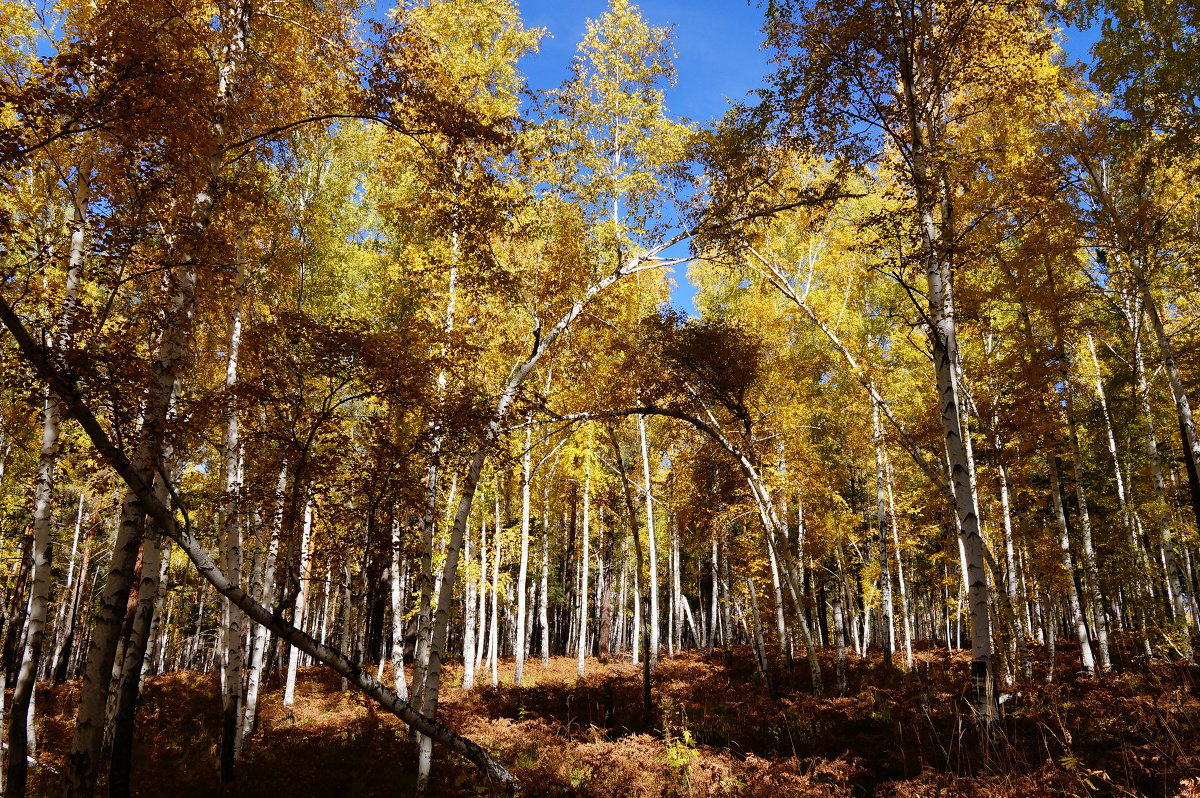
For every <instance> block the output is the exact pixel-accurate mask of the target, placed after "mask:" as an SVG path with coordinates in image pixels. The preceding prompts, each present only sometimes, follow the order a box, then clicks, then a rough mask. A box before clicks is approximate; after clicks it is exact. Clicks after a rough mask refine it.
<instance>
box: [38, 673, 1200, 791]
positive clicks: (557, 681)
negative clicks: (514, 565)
mask: <svg viewBox="0 0 1200 798" xmlns="http://www.w3.org/2000/svg"><path fill="white" fill-rule="evenodd" d="M1060 655H1061V651H1060ZM750 662H752V657H751V655H750V652H749V651H739V652H737V653H736V655H735V656H733V657H726V656H723V655H716V656H714V657H712V658H707V659H706V658H705V657H703V656H701V655H697V654H688V655H685V656H680V657H676V658H674V659H671V658H667V657H663V659H662V660H661V661H660V665H659V668H658V671H657V673H656V674H655V676H654V709H653V711H652V712H651V713H648V714H647V713H645V712H644V711H643V709H642V705H641V687H640V682H639V679H640V673H641V672H640V670H638V669H636V668H635V667H633V666H632V665H631V664H630V663H628V662H622V663H614V664H610V665H608V666H606V667H604V666H600V665H598V664H597V663H595V662H593V661H589V663H588V676H587V678H585V679H583V680H576V678H575V660H574V659H569V658H554V659H552V660H551V662H550V664H549V665H548V666H546V667H542V666H541V665H539V664H537V662H536V660H535V662H534V663H533V665H532V667H527V671H526V673H527V674H528V675H529V676H530V677H531V678H529V682H530V684H528V685H527V686H525V687H523V688H516V687H512V686H511V685H509V684H507V683H508V682H511V676H512V665H511V663H508V664H507V667H502V668H501V686H500V687H499V688H492V687H491V686H490V679H489V678H488V675H487V674H486V673H485V674H483V676H484V678H483V680H482V682H483V683H484V684H485V686H482V687H477V688H476V689H475V690H473V691H472V692H470V693H464V692H463V691H462V690H461V689H458V687H457V685H458V684H459V683H460V682H461V672H460V671H458V670H457V669H451V672H450V673H449V674H448V679H447V682H448V687H447V689H446V690H445V691H444V696H445V701H444V704H443V707H444V709H443V714H442V719H443V720H445V721H446V722H447V723H449V724H450V725H451V726H453V727H454V728H456V729H458V730H459V731H461V732H462V733H463V734H466V735H467V736H470V737H472V738H474V739H475V740H476V741H478V742H479V743H481V744H482V745H484V746H485V747H487V748H488V749H489V750H491V751H492V752H493V753H494V754H495V755H496V756H498V757H499V758H500V760H501V761H502V762H504V763H505V764H506V765H507V766H508V767H509V768H510V769H511V770H512V771H513V773H514V774H515V775H516V776H517V777H518V779H520V781H521V783H522V785H523V786H524V788H525V791H526V794H527V795H529V796H569V795H581V796H596V797H597V798H601V797H604V798H619V797H621V796H718V795H731V796H762V797H763V798H767V796H866V795H879V796H897V797H902V796H976V795H977V796H996V797H999V796H1013V798H1018V797H1024V796H1049V795H1064V796H1066V795H1078V796H1084V795H1118V796H1133V795H1150V796H1157V795H1163V796H1186V797H1187V798H1200V688H1198V684H1200V673H1198V671H1197V669H1195V668H1193V667H1189V666H1182V665H1170V664H1163V663H1158V664H1146V665H1144V666H1141V667H1138V668H1136V669H1129V670H1127V671H1125V672H1123V673H1121V674H1118V675H1113V676H1106V677H1104V678H1101V679H1083V678H1080V677H1078V676H1075V675H1073V674H1070V673H1065V672H1060V673H1058V674H1057V675H1056V680H1055V682H1054V683H1052V684H1046V683H1045V682H1044V681H1039V682H1037V683H1036V684H1033V685H1031V686H1027V687H1021V688H1019V689H1018V690H1016V691H1013V693H1012V695H1010V697H1009V698H1008V699H1007V700H1005V702H1004V704H1003V707H1004V719H1003V722H1002V724H1001V728H1000V729H999V732H998V734H997V736H996V737H995V739H993V740H990V741H981V740H980V739H979V736H978V733H977V732H976V731H975V730H974V727H973V724H972V723H971V721H970V716H969V711H970V710H969V706H968V702H967V700H966V698H967V697H966V695H965V692H964V690H965V685H966V683H967V679H966V672H967V665H968V662H967V659H966V656H965V655H964V654H963V653H962V652H953V653H951V652H947V651H938V650H934V651H924V652H920V655H919V662H918V664H917V667H916V668H914V669H913V670H912V671H907V672H906V671H903V670H899V669H896V670H890V671H889V670H887V669H884V668H883V667H882V664H881V663H880V662H879V660H878V658H875V659H869V660H866V661H852V662H851V665H850V674H849V685H850V689H849V690H848V691H847V694H846V695H845V696H842V697H830V696H826V697H820V698H818V697H815V696H813V695H811V693H810V692H809V690H810V687H811V685H810V684H809V682H808V677H807V673H808V666H807V664H806V663H805V662H803V661H799V662H797V663H794V664H793V665H791V666H787V665H784V664H780V665H779V669H778V672H777V673H775V674H773V684H772V685H770V686H768V685H767V684H765V682H764V681H763V680H762V678H761V677H759V676H758V675H757V674H755V673H754V672H753V670H752V669H751V668H750V664H749V663H750ZM822 664H823V666H824V667H825V670H826V673H827V680H828V681H829V682H833V681H834V679H833V678H832V677H833V662H832V660H831V659H830V660H827V661H823V663H822ZM77 690H78V687H77V686H76V685H64V686H62V687H57V688H49V687H44V688H43V689H41V690H40V691H39V694H38V704H39V710H40V712H41V713H42V716H43V720H42V725H41V730H40V734H39V738H40V746H39V750H38V758H39V760H40V762H41V763H42V766H40V767H38V768H36V769H35V773H34V785H33V786H34V794H38V795H58V794H60V793H61V786H60V779H59V775H58V773H59V772H61V765H62V761H63V758H64V755H65V748H66V745H67V743H68V741H69V736H70V731H71V729H70V724H71V721H72V717H71V710H72V707H73V704H74V700H75V698H76V691H77ZM772 693H773V694H774V695H772ZM297 696H298V697H297V702H296V707H295V710H294V713H293V715H292V716H291V717H289V716H288V715H287V714H285V712H284V711H283V709H282V707H281V705H280V704H281V689H280V686H279V685H270V689H268V691H267V692H266V693H265V695H264V696H263V699H262V705H261V706H262V714H261V721H260V725H259V729H258V730H257V731H256V733H255V735H254V737H253V739H252V742H251V750H250V751H249V753H248V754H247V755H246V757H245V759H244V760H243V761H242V763H241V766H240V770H239V778H238V782H237V785H236V789H235V790H233V791H232V792H231V793H229V794H231V795H238V796H245V797H246V798H257V797H258V796H264V797H265V796H272V797H273V798H274V796H283V797H284V798H307V797H308V796H313V797H314V798H315V797H316V796H347V797H348V798H353V797H354V796H363V797H364V798H365V797H366V796H396V795H406V794H411V793H412V791H413V782H414V768H415V758H416V748H415V746H414V745H413V744H412V743H411V742H410V741H409V739H408V736H407V732H406V731H405V729H404V728H403V727H402V725H401V724H400V723H399V722H398V721H397V720H396V719H395V718H392V717H391V716H390V715H385V714H382V713H380V712H379V711H378V710H377V709H376V708H375V707H374V706H373V704H372V703H371V702H369V701H367V700H365V699H364V698H363V697H361V696H360V695H359V694H358V693H357V692H353V691H343V690H342V685H341V683H340V680H339V679H338V678H337V677H336V676H332V675H330V674H327V673H326V672H325V671H323V670H321V669H310V670H307V671H304V672H302V678H301V683H300V686H299V689H298V691H297ZM219 709H220V703H219V698H218V695H217V681H216V677H215V676H203V675H200V674H195V673H174V674H169V675H166V676H160V677H153V678H151V679H150V680H149V683H148V684H147V686H146V691H145V697H144V699H143V703H142V706H141V709H140V713H139V722H138V731H137V742H136V746H137V747H136V750H135V757H136V761H135V766H134V767H135V770H134V785H135V791H136V794H138V795H141V796H179V798H189V797H190V796H209V795H219V794H221V791H220V788H219V785H218V782H217V766H216V750H217V741H218V713H219ZM430 792H431V794H432V795H480V794H488V793H489V792H490V789H489V787H488V785H486V784H484V783H483V782H481V780H480V777H479V776H478V774H477V773H476V772H475V770H474V769H473V768H472V767H471V766H470V765H469V763H467V762H465V761H464V760H462V759H459V758H457V757H453V756H450V755H449V754H448V753H447V752H445V751H443V750H441V749H439V750H438V751H437V753H436V760H435V765H434V784H433V786H432V788H431V791H430Z"/></svg>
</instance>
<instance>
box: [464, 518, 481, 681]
mask: <svg viewBox="0 0 1200 798" xmlns="http://www.w3.org/2000/svg"><path fill="white" fill-rule="evenodd" d="M481 545H482V543H481ZM470 565H471V526H470V524H468V525H467V536H466V540H465V541H464V543H463V571H464V573H463V586H464V590H463V638H462V644H463V682H462V686H463V689H464V690H470V689H471V688H472V687H474V686H475V586H476V582H475V580H474V579H472V578H471V575H470Z"/></svg>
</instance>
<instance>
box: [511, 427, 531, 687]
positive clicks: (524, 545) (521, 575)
mask: <svg viewBox="0 0 1200 798" xmlns="http://www.w3.org/2000/svg"><path fill="white" fill-rule="evenodd" d="M532 429H533V427H532V425H528V426H526V427H525V451H524V453H523V454H522V455H521V559H520V564H519V565H518V570H517V587H516V592H517V637H516V645H515V647H514V651H513V654H514V656H515V657H516V661H515V664H514V671H513V683H514V684H516V685H521V684H523V683H524V677H525V610H526V607H525V593H526V591H525V587H526V584H527V580H528V578H529V491H530V482H532V480H533V473H532V466H531V462H530V461H531V459H532V452H531V450H532V449H533V436H532V432H531V430H532Z"/></svg>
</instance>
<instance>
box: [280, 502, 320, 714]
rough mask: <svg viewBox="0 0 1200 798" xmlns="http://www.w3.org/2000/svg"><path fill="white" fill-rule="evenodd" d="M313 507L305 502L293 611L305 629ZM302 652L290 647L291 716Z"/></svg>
mask: <svg viewBox="0 0 1200 798" xmlns="http://www.w3.org/2000/svg"><path fill="white" fill-rule="evenodd" d="M312 522H313V507H312V499H308V500H306V501H305V502H304V527H303V529H302V530H301V532H300V569H299V573H298V575H297V577H298V578H299V580H300V584H299V587H298V593H297V595H296V607H295V609H294V610H293V611H292V617H293V618H294V620H293V622H292V623H293V625H294V626H295V627H296V628H297V629H303V628H304V625H305V616H306V615H307V612H308V591H309V586H310V585H311V583H312V578H311V577H312V574H311V570H312V566H311V565H310V563H309V557H310V555H309V548H310V545H311V541H312ZM299 659H300V652H299V651H297V650H296V649H295V648H294V647H293V648H289V649H288V661H287V678H286V679H285V681H284V687H283V706H284V709H286V710H287V714H288V716H289V717H291V716H292V715H293V712H292V706H293V705H294V704H295V703H296V670H297V668H299V666H300V662H299Z"/></svg>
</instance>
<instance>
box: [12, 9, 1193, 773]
mask: <svg viewBox="0 0 1200 798" xmlns="http://www.w3.org/2000/svg"><path fill="white" fill-rule="evenodd" d="M1151 5H1152V4H1145V3H1130V2H1126V0H1111V2H1110V3H1109V4H1108V6H1107V7H1105V8H1101V9H1099V10H1096V9H1088V10H1087V11H1086V12H1085V11H1084V10H1082V9H1073V10H1064V9H1063V8H1060V7H1055V6H1053V5H1047V4H1041V3H1036V2H1029V1H1027V0H1016V1H1015V2H1009V3H1002V4H997V3H990V2H982V0H886V1H884V0H853V1H852V2H847V0H781V1H780V2H773V3H769V4H766V7H765V8H764V9H763V14H764V28H763V30H764V34H765V37H766V41H767V46H768V47H769V48H770V50H771V52H772V54H773V63H774V69H775V71H774V72H773V74H771V75H770V76H767V77H766V84H765V85H766V88H765V89H764V90H762V91H761V92H759V94H758V95H757V96H756V98H755V99H754V101H753V102H750V101H747V102H745V103H743V104H740V105H735V106H733V107H732V108H731V110H730V111H729V113H728V114H727V115H726V116H725V118H724V119H722V120H720V121H718V122H714V123H712V124H710V125H702V124H698V123H694V122H690V121H685V120H680V119H676V118H674V117H673V116H672V115H671V113H670V111H669V110H668V108H667V105H666V102H665V99H664V98H665V96H666V92H667V90H668V89H669V88H670V87H671V86H672V85H673V83H674V81H675V80H676V74H675V67H674V60H673V59H674V50H673V45H672V39H671V32H670V30H669V28H666V27H658V26H656V25H654V24H651V23H650V22H647V21H646V20H644V19H643V17H642V15H641V13H640V12H639V10H638V9H637V8H636V7H635V6H632V5H630V4H629V3H628V2H626V0H612V2H611V3H610V5H609V7H608V10H607V12H606V13H604V14H603V15H602V16H601V17H600V18H599V19H597V20H594V21H592V22H589V24H588V27H587V33H586V35H585V37H584V38H583V40H582V41H581V42H580V43H579V46H578V50H577V56H576V58H575V60H574V62H573V63H572V65H571V68H570V71H569V73H568V74H566V75H565V76H564V78H563V80H562V82H561V84H560V85H559V86H558V87H557V88H555V89H553V90H549V91H544V92H533V91H529V90H528V89H527V88H526V86H525V83H524V79H523V77H522V74H521V71H520V65H521V59H522V58H523V57H525V56H527V55H529V54H530V53H532V52H534V51H535V50H536V49H537V48H538V46H539V41H540V40H541V37H542V36H543V35H544V31H541V30H538V29H529V28H526V27H525V26H524V25H523V23H522V20H521V17H520V15H519V13H518V10H517V7H516V4H515V3H514V2H511V0H470V1H469V2H467V1H466V0H458V1H456V0H421V1H420V2H412V3H403V4H400V6H399V7H398V8H396V9H394V10H392V11H389V12H388V13H387V14H386V15H383V16H378V17H375V16H374V12H372V13H370V14H368V13H367V11H366V9H365V7H363V6H360V5H359V4H358V3H355V2H350V0H345V1H339V2H327V3H312V2H309V0H278V1H277V2H272V3H262V2H259V0H217V2H195V0H183V2H163V1H162V0H136V2H117V1H116V0H88V2H83V3H74V2H64V3H58V4H56V5H55V6H53V7H52V8H43V7H41V6H40V5H37V4H30V3H26V2H24V0H0V27H2V28H3V34H4V38H3V43H2V45H0V278H2V280H3V282H2V289H0V322H2V323H3V326H4V328H5V332H4V333H3V335H2V336H0V358H2V359H3V369H2V371H0V373H2V375H3V376H2V378H0V530H2V533H3V538H2V539H0V556H2V557H3V563H4V565H3V570H2V572H0V601H2V605H0V610H2V612H3V617H2V626H0V645H2V652H3V658H2V667H0V680H3V684H5V685H6V686H7V688H8V689H9V690H10V691H11V694H10V697H9V698H8V699H7V701H6V704H5V706H4V710H5V711H4V713H3V718H4V729H5V732H4V734H5V739H6V741H7V744H6V745H7V747H6V751H5V760H4V791H5V792H4V794H5V795H10V796H21V795H24V794H26V788H27V781H28V763H29V762H30V761H35V760H33V759H31V752H32V751H33V750H34V746H35V743H36V740H35V739H34V738H31V736H30V734H31V732H32V731H33V730H34V729H35V728H36V726H35V724H34V723H32V722H31V720H30V719H31V718H36V716H37V707H36V706H35V703H36V702H35V701H34V695H35V691H34V685H35V682H37V681H38V680H52V681H53V682H55V683H62V682H64V681H67V680H75V679H79V680H80V682H79V690H78V710H77V719H76V724H75V727H74V730H73V735H74V736H73V740H72V743H71V750H70V755H69V758H68V760H67V769H66V772H65V773H64V774H63V779H64V781H65V783H66V784H67V791H68V794H69V795H71V796H90V795H93V794H94V793H95V792H96V790H97V780H98V778H99V777H100V776H101V774H102V773H107V782H106V783H107V785H108V787H107V788H108V790H109V791H110V793H111V794H120V795H128V794H130V791H131V789H133V787H134V786H135V785H131V766H130V757H131V748H132V741H133V735H134V725H135V721H136V718H137V708H138V704H139V691H140V690H141V688H142V685H143V683H144V679H145V678H146V677H148V676H152V675H154V674H159V673H164V672H169V671H174V670H180V669H194V670H204V671H209V672H219V674H220V684H221V692H222V697H223V705H222V707H223V708H222V718H223V728H222V731H221V744H220V750H219V757H218V758H219V767H220V772H221V778H222V781H223V782H226V783H231V782H234V780H235V779H236V778H237V775H238V767H239V765H238V763H239V761H240V760H241V758H242V757H243V755H244V754H245V753H246V752H247V751H248V750H250V749H252V748H253V746H254V745H255V735H254V731H255V724H256V716H257V709H258V698H259V693H260V691H261V690H262V688H263V685H264V682H265V680H266V679H267V677H268V674H271V673H278V674H281V677H280V678H282V679H284V680H285V682H286V685H287V689H286V692H285V697H284V703H285V705H286V706H288V707H290V706H291V702H292V701H293V700H294V696H295V692H296V690H297V689H298V688H297V686H296V685H297V683H296V673H297V669H298V668H299V667H301V666H304V665H308V664H324V665H326V666H328V667H330V668H332V669H333V670H334V671H336V672H337V673H338V674H340V675H341V677H342V679H343V680H344V681H343V684H346V685H351V684H352V685H354V686H356V687H357V688H358V689H360V690H362V691H364V692H366V693H367V694H368V695H370V696H371V697H372V698H373V699H374V700H375V701H377V702H378V703H379V704H380V705H381V707H382V708H383V709H385V710H386V711H389V712H392V713H394V714H396V715H398V716H399V717H400V718H401V719H402V720H403V721H404V722H406V723H407V724H408V725H409V726H410V727H411V729H412V733H413V735H414V739H415V740H416V741H418V743H419V752H420V753H419V759H418V762H417V764H416V768H417V770H418V773H419V776H418V786H419V787H424V786H425V784H426V783H427V780H428V779H429V778H430V771H431V761H432V758H431V751H432V749H433V746H434V745H435V744H437V745H444V746H448V747H449V748H450V749H451V750H453V751H456V752H458V753H460V754H462V755H463V756H465V757H467V758H468V759H469V760H470V761H471V762H473V763H474V764H475V765H476V766H478V767H479V768H480V769H481V771H482V772H483V773H484V774H485V775H486V777H488V778H490V779H492V780H494V781H498V782H501V783H503V784H505V786H507V787H508V788H510V789H515V788H516V786H517V785H516V782H515V780H514V779H513V777H512V775H511V774H510V772H509V769H508V768H507V767H506V765H505V764H504V763H502V762H501V761H499V758H498V757H495V756H493V754H492V753H490V752H489V751H487V750H485V748H484V747H481V746H479V745H477V744H475V743H474V742H472V741H471V740H469V739H466V738H464V737H463V736H460V734H459V733H458V732H456V731H455V730H454V729H451V728H448V727H447V726H445V725H442V724H441V723H440V722H438V720H437V718H438V705H439V694H440V690H441V689H442V685H443V682H444V680H443V672H444V664H445V663H451V662H453V663H461V667H462V679H463V687H464V688H468V689H469V688H471V687H472V685H480V684H485V683H489V682H490V683H491V684H493V685H495V684H496V683H497V680H498V679H499V669H498V661H501V660H503V659H504V658H513V660H514V665H515V680H516V682H517V683H518V684H520V683H522V682H523V681H525V680H528V678H529V673H530V671H531V669H532V668H535V667H536V665H535V663H536V662H538V661H539V660H540V662H541V663H545V662H547V660H548V658H550V657H551V656H570V657H573V658H577V662H578V673H579V675H580V677H583V676H584V674H585V673H586V670H587V669H588V668H589V667H594V663H595V661H596V660H597V659H598V660H599V661H600V662H608V661H611V660H619V659H631V660H632V661H633V662H634V663H636V664H638V666H639V667H640V668H643V669H644V671H643V672H644V679H645V681H644V701H645V703H646V705H647V706H650V704H651V702H652V701H654V700H655V696H654V695H652V691H651V673H652V671H654V669H656V668H657V667H658V666H659V663H660V662H661V660H662V658H663V657H674V656H676V655H677V654H678V653H680V652H683V651H686V650H689V649H695V650H701V651H706V652H709V653H711V652H712V651H713V650H714V649H717V648H721V649H730V650H732V649H731V647H732V646H734V645H737V646H744V647H745V648H739V649H738V650H739V651H742V652H749V654H748V656H752V657H753V658H754V667H755V669H756V671H757V672H758V673H759V675H760V677H761V679H762V681H763V683H764V684H765V685H766V689H767V690H768V691H770V690H772V689H773V687H772V674H775V673H778V672H779V671H780V669H781V668H787V667H791V665H792V664H793V663H799V665H800V672H802V673H804V674H805V677H804V678H805V679H806V680H807V681H806V682H805V685H806V689H810V690H811V691H812V692H813V693H815V694H826V695H836V694H839V693H840V692H844V691H845V690H846V684H847V675H846V674H847V662H848V661H849V660H851V659H852V658H855V657H859V658H861V657H865V656H867V654H868V651H881V652H882V654H883V659H882V663H883V664H882V665H881V667H884V668H896V669H906V668H910V667H912V664H913V659H914V649H919V648H920V647H922V646H929V645H935V646H941V647H946V648H951V649H953V648H964V649H969V651H970V654H971V660H972V668H971V685H970V690H971V695H972V696H973V698H972V702H971V706H972V707H973V711H974V717H973V718H972V720H973V721H974V722H975V723H976V725H977V728H978V733H979V734H980V735H983V736H984V737H986V736H987V735H988V734H990V732H989V728H990V727H991V726H992V725H993V724H994V723H995V722H996V721H997V718H998V713H999V700H1000V694H1001V693H1002V692H1012V691H1014V690H1016V689H1018V688H1017V687H1014V686H1019V685H1020V684H1022V683H1026V684H1028V683H1032V682H1033V681H1035V680H1046V679H1050V678H1052V677H1053V674H1054V670H1053V668H1052V667H1051V668H1046V667H1044V664H1045V663H1046V662H1049V663H1051V664H1053V663H1054V661H1055V658H1056V657H1058V658H1062V657H1065V656H1067V653H1066V651H1067V648H1068V647H1069V649H1070V651H1071V652H1074V651H1076V650H1078V652H1079V653H1078V665H1077V666H1076V667H1078V668H1081V669H1082V670H1083V671H1084V672H1086V673H1087V674H1088V675H1094V676H1096V677H1098V678H1100V677H1103V676H1104V674H1106V673H1108V672H1110V671H1121V670H1129V669H1133V668H1137V667H1140V664H1141V663H1144V662H1145V661H1147V660H1148V659H1160V660H1161V659H1167V660H1174V661H1184V660H1186V661H1191V660H1193V659H1194V657H1195V649H1196V646H1197V645H1198V644H1200V638H1197V636H1196V635H1197V621H1198V615H1197V612H1198V610H1197V607H1196V606H1195V603H1194V602H1195V599H1196V595H1197V593H1196V590H1197V586H1198V585H1200V535H1198V532H1197V528H1198V523H1200V436H1198V433H1197V423H1196V419H1195V414H1196V413H1197V410H1196V409H1195V403H1196V402H1197V401H1200V391H1198V386H1200V358H1198V357H1197V356H1196V355H1197V351H1198V348H1200V337H1198V336H1197V326H1196V322H1197V319H1198V316H1197V313H1198V304H1197V303H1198V298H1200V293H1198V291H1200V282H1198V279H1197V275H1200V175H1198V173H1197V169H1198V165H1200V158H1198V156H1200V101H1198V99H1197V94H1196V92H1197V87H1198V86H1200V47H1198V41H1197V37H1198V35H1200V34H1198V32H1197V23H1198V21H1200V10H1198V8H1197V6H1196V4H1195V2H1194V0H1186V2H1183V3H1180V4H1166V5H1163V6H1161V7H1155V8H1152V7H1151ZM1088 14H1091V15H1092V16H1088ZM371 19H375V20H377V21H374V22H372V21H370V20H371ZM1097 20H1102V35H1101V39H1100V41H1099V43H1098V44H1097V45H1096V47H1095V50H1094V64H1093V65H1092V66H1091V67H1088V68H1084V67H1083V66H1081V65H1079V64H1074V65H1073V64H1072V63H1071V62H1070V61H1069V59H1067V58H1066V56H1065V55H1064V54H1063V52H1062V50H1061V49H1060V46H1061V44H1060V43H1061V35H1060V31H1061V29H1062V27H1063V26H1065V25H1070V24H1084V23H1086V24H1093V23H1096V22H1097ZM685 266H686V268H687V274H688V277H689V279H690V280H691V281H692V282H693V283H694V284H695V285H696V286H697V287H698V295H697V298H696V307H697V308H698V309H699V315H698V316H692V317H689V316H688V315H686V314H684V313H682V312H681V311H678V310H673V309H672V308H671V306H670V291H671V285H672V284H671V274H672V273H673V272H672V267H675V268H676V270H678V269H681V268H683V267H685ZM675 279H677V280H681V279H682V276H681V275H680V274H678V273H676V276H675ZM826 649H832V650H834V651H836V660H835V662H836V666H835V672H827V670H828V668H827V667H826V668H823V667H822V663H821V661H820V657H819V656H818V653H819V651H822V650H826ZM1072 656H1074V654H1072ZM827 662H828V660H827ZM405 664H407V669H405V668H404V667H402V665H405ZM964 689H966V685H964ZM216 766H217V765H216V764H215V763H214V767H216Z"/></svg>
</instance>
